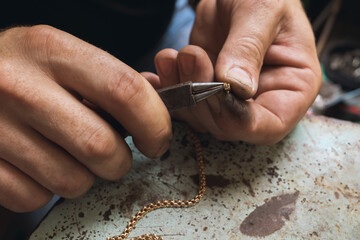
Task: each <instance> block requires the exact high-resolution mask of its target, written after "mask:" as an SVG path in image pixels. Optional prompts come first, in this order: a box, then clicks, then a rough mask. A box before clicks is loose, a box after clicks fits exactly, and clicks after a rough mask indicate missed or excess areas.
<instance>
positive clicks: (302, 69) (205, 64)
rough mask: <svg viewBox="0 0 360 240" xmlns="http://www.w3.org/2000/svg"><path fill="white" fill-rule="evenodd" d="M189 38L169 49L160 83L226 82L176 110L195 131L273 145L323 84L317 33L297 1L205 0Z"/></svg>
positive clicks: (161, 62)
mask: <svg viewBox="0 0 360 240" xmlns="http://www.w3.org/2000/svg"><path fill="white" fill-rule="evenodd" d="M190 43H191V44H193V45H197V46H193V45H190V46H186V47H185V48H183V49H182V50H180V51H179V52H177V51H175V50H172V49H165V50H163V51H161V52H160V53H158V55H157V56H156V58H155V64H156V67H157V70H158V74H159V78H158V77H157V76H154V75H151V76H150V75H148V76H147V78H148V80H149V81H150V82H151V83H152V84H153V86H155V87H165V86H168V85H173V84H175V83H178V82H184V81H193V82H210V81H214V79H216V80H217V81H222V82H229V83H230V84H231V87H232V93H233V94H228V95H227V94H225V93H224V94H220V95H216V96H213V97H211V98H209V99H208V100H206V101H203V102H201V103H200V104H198V105H197V106H196V107H192V108H190V109H188V110H182V111H179V112H176V113H175V114H174V115H173V117H175V118H178V119H181V120H184V121H186V122H187V123H188V124H189V125H190V126H191V127H193V128H194V129H195V130H198V131H202V132H210V133H211V134H212V135H214V136H215V137H216V138H218V139H220V140H243V141H246V142H251V143H256V144H272V143H275V142H277V141H279V140H281V139H282V138H283V137H284V136H285V135H286V134H287V133H288V132H289V131H290V130H291V129H292V128H293V127H294V126H295V125H296V124H297V122H298V121H299V120H300V119H301V118H302V117H303V116H304V114H305V113H306V111H307V109H308V108H309V106H310V105H311V103H312V102H313V101H314V99H315V97H316V95H317V93H318V91H319V88H320V85H321V70H320V66H319V62H318V58H317V54H316V49H315V41H314V36H313V33H312V30H311V26H310V24H309V22H308V20H307V17H306V15H305V13H304V11H303V9H302V6H301V2H300V0H280V1H279V0H266V1H258V0H238V1H236V0H227V1H224V0H202V1H200V3H199V5H198V6H197V9H196V19H195V23H194V27H193V30H192V34H191V38H190Z"/></svg>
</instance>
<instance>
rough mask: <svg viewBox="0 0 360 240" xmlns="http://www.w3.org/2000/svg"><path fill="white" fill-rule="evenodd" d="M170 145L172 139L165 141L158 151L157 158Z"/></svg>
mask: <svg viewBox="0 0 360 240" xmlns="http://www.w3.org/2000/svg"><path fill="white" fill-rule="evenodd" d="M169 147H170V141H169V142H167V143H165V144H164V145H163V146H162V147H161V148H160V150H159V151H158V152H157V153H156V155H155V158H159V157H161V156H162V155H163V154H164V153H165V152H166V151H167V150H168V149H169Z"/></svg>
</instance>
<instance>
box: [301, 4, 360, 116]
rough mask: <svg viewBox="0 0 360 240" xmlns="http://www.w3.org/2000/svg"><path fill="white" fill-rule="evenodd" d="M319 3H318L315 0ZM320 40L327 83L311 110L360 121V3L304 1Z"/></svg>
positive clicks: (318, 44)
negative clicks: (359, 14)
mask: <svg viewBox="0 0 360 240" xmlns="http://www.w3.org/2000/svg"><path fill="white" fill-rule="evenodd" d="M314 2H315V3H314ZM304 5H305V8H306V9H307V13H308V15H309V18H310V20H311V23H312V27H313V30H314V33H315V36H316V39H317V42H316V43H317V52H318V55H319V59H320V62H321V64H322V67H323V86H322V88H321V90H320V94H319V96H318V97H317V99H316V101H315V103H314V104H313V106H312V107H311V109H310V111H311V112H313V113H315V114H323V115H326V116H329V117H335V118H339V119H344V120H350V121H354V122H360V31H359V29H360V19H359V17H358V11H357V10H360V2H359V1H352V0H332V1H321V0H320V1H304Z"/></svg>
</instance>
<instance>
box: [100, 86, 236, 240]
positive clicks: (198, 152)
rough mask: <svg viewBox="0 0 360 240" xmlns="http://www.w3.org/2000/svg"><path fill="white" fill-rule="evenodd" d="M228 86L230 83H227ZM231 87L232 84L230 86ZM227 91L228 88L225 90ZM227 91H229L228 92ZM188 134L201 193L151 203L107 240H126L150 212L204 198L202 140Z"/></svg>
mask: <svg viewBox="0 0 360 240" xmlns="http://www.w3.org/2000/svg"><path fill="white" fill-rule="evenodd" d="M225 84H228V83H225ZM228 85H229V87H230V84H228ZM225 90H226V88H225ZM226 91H227V90H226ZM188 134H189V135H190V136H191V137H192V139H193V141H194V145H195V150H196V159H197V163H198V170H199V191H198V194H197V195H196V196H195V197H194V198H192V199H190V200H187V201H182V200H163V201H157V202H156V203H150V204H148V205H146V206H145V207H143V208H142V209H141V210H140V211H138V212H137V213H136V214H135V215H134V216H133V217H132V218H131V219H130V221H129V223H128V224H127V226H126V227H125V229H124V231H123V232H122V234H120V235H118V236H114V237H108V238H106V240H125V239H126V238H127V237H128V236H129V234H130V232H131V231H132V230H133V229H134V227H135V225H136V223H137V222H138V221H139V220H140V219H141V218H143V217H144V216H145V214H147V213H148V212H151V211H153V210H155V209H159V208H184V207H190V206H194V205H196V204H197V203H198V202H199V201H200V200H201V198H202V197H203V196H204V193H205V185H206V178H205V169H204V159H203V155H202V149H201V143H200V139H199V138H198V137H197V136H196V134H195V133H194V132H193V131H192V130H191V129H190V128H189V127H188ZM130 240H164V239H163V238H162V237H160V236H157V235H156V234H144V235H141V236H138V237H135V238H132V239H130Z"/></svg>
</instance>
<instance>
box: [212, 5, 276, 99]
mask: <svg viewBox="0 0 360 240" xmlns="http://www.w3.org/2000/svg"><path fill="white" fill-rule="evenodd" d="M259 2H261V1H259ZM252 7H254V6H250V7H249V8H252ZM255 7H256V6H255ZM257 7H258V8H257V9H256V10H251V9H247V8H246V6H241V9H240V10H236V8H232V9H233V10H232V11H233V12H232V13H231V14H229V15H228V16H231V17H230V21H228V22H229V32H228V36H227V38H226V40H225V43H224V45H223V46H222V49H221V51H220V53H219V55H218V58H217V61H216V66H215V74H216V78H217V79H218V80H219V81H223V82H228V83H230V84H231V88H232V90H233V92H234V93H235V94H236V95H237V96H238V97H240V98H242V99H248V98H251V97H253V96H254V95H255V93H256V91H257V87H258V82H259V76H260V71H261V68H262V65H263V60H264V56H265V54H266V51H267V49H268V48H269V46H270V45H271V43H272V42H273V40H274V39H275V36H276V34H277V33H276V31H274V30H275V29H276V28H277V25H278V23H279V21H278V20H277V19H276V16H274V12H271V11H270V12H269V9H267V10H266V9H263V8H261V7H259V6H257ZM254 11H256V14H254ZM251 12H252V13H251ZM275 15H277V14H275Z"/></svg>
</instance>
